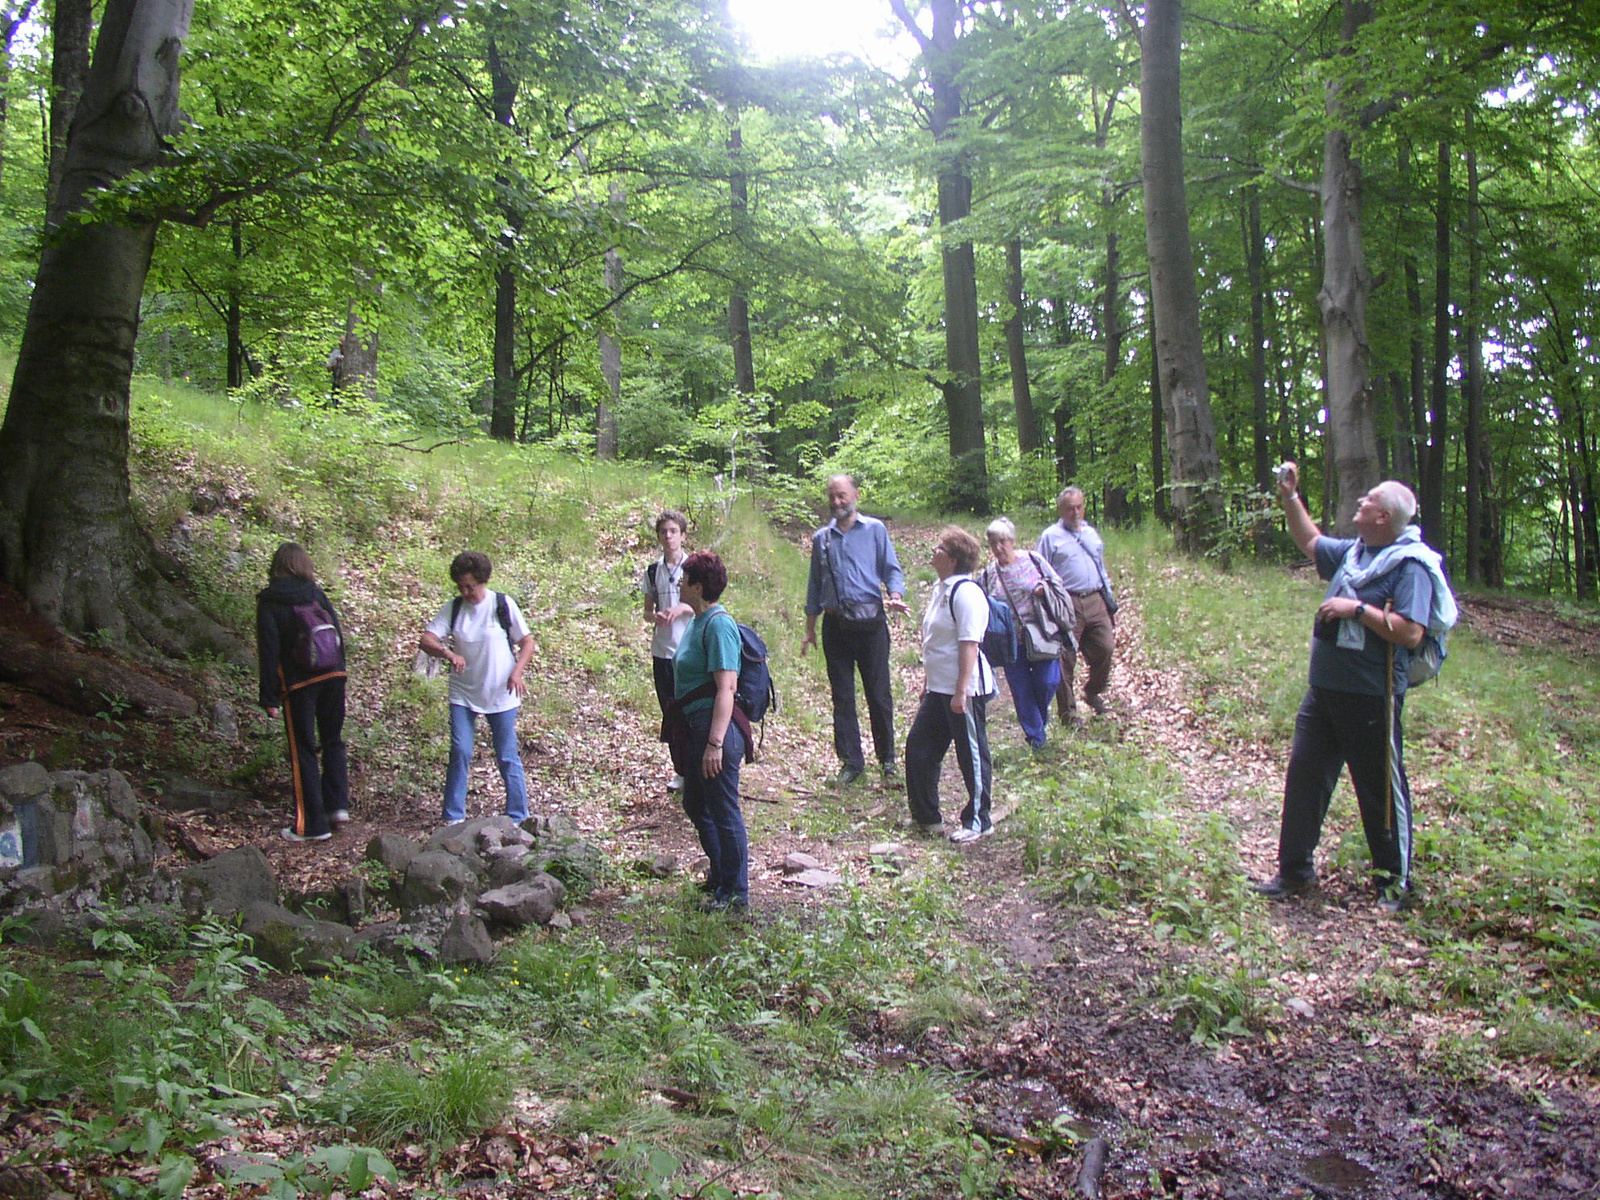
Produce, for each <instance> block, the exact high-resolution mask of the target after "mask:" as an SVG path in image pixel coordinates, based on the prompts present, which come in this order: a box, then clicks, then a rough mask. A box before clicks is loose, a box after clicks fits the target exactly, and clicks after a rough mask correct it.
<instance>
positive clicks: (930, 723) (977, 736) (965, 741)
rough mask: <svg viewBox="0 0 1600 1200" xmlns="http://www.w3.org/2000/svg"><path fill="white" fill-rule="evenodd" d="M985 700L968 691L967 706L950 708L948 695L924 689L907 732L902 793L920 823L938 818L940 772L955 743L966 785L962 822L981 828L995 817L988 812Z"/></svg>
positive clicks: (989, 782) (966, 826)
mask: <svg viewBox="0 0 1600 1200" xmlns="http://www.w3.org/2000/svg"><path fill="white" fill-rule="evenodd" d="M988 706H989V698H988V697H987V696H968V697H967V711H966V712H964V713H955V712H951V711H950V697H949V696H947V695H945V694H944V693H942V692H923V693H922V703H921V704H919V705H918V706H917V715H916V716H915V717H913V718H912V721H911V732H910V734H908V735H907V737H906V799H907V801H908V802H909V803H910V806H911V819H912V820H913V821H916V822H917V823H918V824H921V825H933V824H936V823H937V822H938V820H939V772H940V771H941V770H942V769H943V768H944V756H945V754H946V752H947V751H948V750H949V749H950V747H951V746H952V745H954V746H955V748H956V762H957V764H958V765H959V766H960V767H961V781H962V782H963V783H965V784H966V785H967V805H966V807H965V808H963V809H962V810H961V826H962V828H964V829H979V830H981V829H987V828H989V826H990V825H992V824H993V823H994V821H993V818H991V817H990V815H989V794H990V791H991V790H992V788H993V785H994V767H993V765H992V764H991V763H990V761H989V732H988V719H987V715H986V714H987V712H988Z"/></svg>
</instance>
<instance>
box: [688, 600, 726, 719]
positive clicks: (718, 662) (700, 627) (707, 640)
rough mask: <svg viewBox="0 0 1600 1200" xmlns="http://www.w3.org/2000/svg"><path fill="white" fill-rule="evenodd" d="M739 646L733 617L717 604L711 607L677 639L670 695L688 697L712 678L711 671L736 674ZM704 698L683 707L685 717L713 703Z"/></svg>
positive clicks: (710, 697)
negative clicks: (686, 714) (733, 672)
mask: <svg viewBox="0 0 1600 1200" xmlns="http://www.w3.org/2000/svg"><path fill="white" fill-rule="evenodd" d="M741 649H742V644H741V642H740V639H739V627H738V625H737V624H735V622H734V619H733V616H732V615H731V614H730V613H729V612H728V610H727V609H725V608H723V607H722V605H720V604H713V605H712V606H711V607H710V608H708V609H706V611H705V612H703V613H701V614H700V615H699V616H697V617H696V618H695V619H694V620H693V621H691V622H689V628H687V629H685V630H684V631H683V637H681V638H680V639H678V652H677V654H676V655H675V656H674V657H673V659H672V694H673V697H674V698H681V697H683V696H687V695H688V694H689V693H690V692H692V691H694V690H695V688H697V687H699V686H700V685H701V684H703V683H705V682H706V681H708V680H709V679H710V678H711V672H713V671H735V672H737V671H738V670H739V655H740V652H741ZM715 700H716V697H715V696H705V697H702V698H701V699H699V700H695V701H693V702H692V703H690V704H686V705H684V709H683V711H684V712H685V713H692V712H704V711H705V710H706V709H708V708H710V707H711V706H712V704H713V703H714V702H715Z"/></svg>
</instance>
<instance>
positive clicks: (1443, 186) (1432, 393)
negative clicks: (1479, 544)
mask: <svg viewBox="0 0 1600 1200" xmlns="http://www.w3.org/2000/svg"><path fill="white" fill-rule="evenodd" d="M1434 206H1435V207H1434V243H1433V381H1432V386H1431V387H1430V388H1429V392H1428V407H1429V414H1428V415H1429V421H1428V453H1427V455H1426V457H1425V458H1424V460H1423V467H1422V495H1421V496H1420V497H1418V499H1420V500H1421V502H1422V536H1423V537H1424V538H1426V539H1427V542H1428V545H1430V546H1432V547H1433V548H1434V549H1435V550H1437V551H1438V552H1439V553H1440V554H1447V553H1448V552H1449V549H1450V547H1449V539H1448V538H1447V537H1446V536H1445V524H1444V464H1445V456H1446V455H1448V454H1449V452H1450V448H1449V446H1448V445H1447V444H1446V438H1447V437H1448V435H1449V432H1450V420H1449V414H1450V343H1451V336H1450V143H1448V142H1440V143H1439V161H1438V174H1437V192H1436V195H1435V198H1434Z"/></svg>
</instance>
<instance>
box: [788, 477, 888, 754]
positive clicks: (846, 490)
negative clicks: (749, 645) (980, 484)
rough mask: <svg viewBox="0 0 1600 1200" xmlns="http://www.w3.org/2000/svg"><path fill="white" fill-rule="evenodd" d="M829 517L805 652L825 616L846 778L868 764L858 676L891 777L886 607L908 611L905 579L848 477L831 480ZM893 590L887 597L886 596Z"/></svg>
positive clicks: (817, 552) (809, 603)
mask: <svg viewBox="0 0 1600 1200" xmlns="http://www.w3.org/2000/svg"><path fill="white" fill-rule="evenodd" d="M827 497H828V511H829V512H831V513H832V514H833V520H831V521H829V522H828V523H827V524H826V525H824V526H823V527H822V528H821V529H819V530H817V531H816V533H814V534H812V535H811V577H810V580H809V581H808V582H807V584H806V638H805V641H804V642H802V643H801V644H800V653H802V654H804V653H805V652H806V651H808V650H810V649H811V647H812V646H814V645H815V644H816V641H817V618H818V617H819V616H820V617H821V618H822V657H823V661H824V662H826V663H827V665H828V687H829V689H830V690H831V691H832V693H833V748H834V752H835V753H837V754H838V756H839V762H840V764H841V768H840V771H839V782H840V783H853V782H854V781H855V780H857V779H859V778H861V773H862V772H863V771H865V770H866V756H865V755H864V754H863V753H862V750H861V725H860V722H859V721H858V720H857V719H856V682H855V676H856V673H857V672H858V671H859V672H860V674H861V690H862V691H863V692H865V693H866V697H867V717H868V720H869V721H870V722H871V725H872V748H873V750H874V751H875V752H876V754H877V756H878V762H879V763H880V764H881V765H882V767H883V773H884V775H885V776H891V777H892V776H893V775H894V774H895V770H896V768H895V757H894V696H893V694H892V692H891V689H890V679H889V620H888V615H887V612H888V610H889V609H893V610H894V611H895V612H907V611H909V609H908V608H907V606H906V603H905V601H904V600H902V599H901V597H902V596H903V595H904V594H905V577H904V576H903V575H902V574H901V573H900V561H899V559H897V558H896V557H895V553H894V543H893V542H891V541H890V540H889V531H888V529H887V528H885V527H884V524H883V522H882V521H879V520H877V519H876V518H874V517H869V516H867V515H866V514H865V513H861V512H858V511H857V510H856V505H857V503H858V502H859V500H860V498H861V497H860V493H859V492H858V491H857V489H856V482H855V480H854V479H852V478H851V477H850V476H848V475H835V476H833V477H832V478H831V479H829V480H828V490H827ZM885 593H887V596H886V595H885Z"/></svg>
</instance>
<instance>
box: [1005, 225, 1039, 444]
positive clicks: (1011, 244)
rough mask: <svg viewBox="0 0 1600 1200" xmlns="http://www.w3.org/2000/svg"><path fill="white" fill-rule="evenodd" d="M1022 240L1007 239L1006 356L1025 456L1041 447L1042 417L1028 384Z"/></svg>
mask: <svg viewBox="0 0 1600 1200" xmlns="http://www.w3.org/2000/svg"><path fill="white" fill-rule="evenodd" d="M1022 302H1023V295H1022V239H1021V238H1012V239H1011V240H1010V241H1008V242H1006V303H1007V304H1008V305H1009V306H1010V308H1011V315H1010V316H1009V317H1008V318H1007V319H1006V359H1007V361H1008V362H1009V363H1010V366H1011V406H1012V408H1013V409H1014V410H1015V411H1016V414H1017V449H1018V451H1020V452H1021V453H1022V454H1024V455H1028V454H1035V453H1037V452H1038V450H1039V446H1040V438H1039V418H1038V416H1037V415H1036V414H1035V413H1034V411H1033V391H1032V389H1031V388H1030V387H1029V386H1028V345H1027V340H1026V335H1025V333H1024V330H1025V329H1026V322H1024V321H1023V319H1022Z"/></svg>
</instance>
